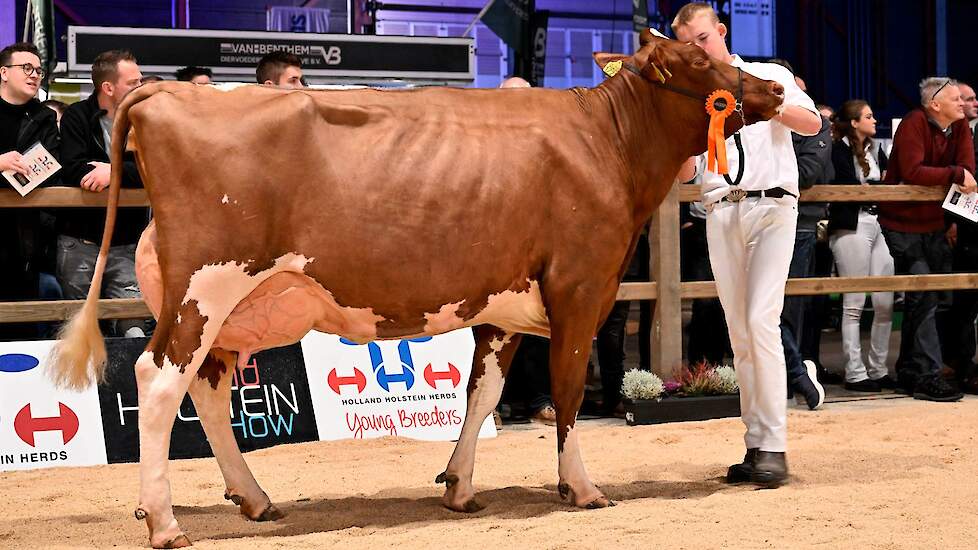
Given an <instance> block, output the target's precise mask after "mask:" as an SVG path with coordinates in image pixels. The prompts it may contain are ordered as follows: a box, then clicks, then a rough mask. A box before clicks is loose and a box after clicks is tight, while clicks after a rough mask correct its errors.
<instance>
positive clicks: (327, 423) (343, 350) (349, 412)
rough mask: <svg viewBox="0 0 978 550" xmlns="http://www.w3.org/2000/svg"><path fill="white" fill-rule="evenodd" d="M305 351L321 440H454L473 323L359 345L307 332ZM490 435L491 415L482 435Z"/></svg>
mask: <svg viewBox="0 0 978 550" xmlns="http://www.w3.org/2000/svg"><path fill="white" fill-rule="evenodd" d="M302 352H303V355H304V356H305V360H306V375H307V377H308V379H309V388H310V391H311V393H312V402H313V407H314V408H315V410H316V424H317V426H319V438H320V439H322V440H331V439H349V438H355V439H363V438H373V437H382V436H403V437H410V438H414V439H426V440H447V441H450V440H454V439H458V435H459V433H460V432H461V430H462V423H463V422H464V420H465V408H466V387H467V384H468V380H469V374H470V372H471V370H472V354H473V353H474V352H475V341H474V339H473V337H472V330H471V329H462V330H457V331H454V332H449V333H446V334H442V335H439V336H434V337H430V336H426V337H422V338H413V339H405V340H389V341H381V342H371V343H369V344H362V345H361V344H356V343H354V342H351V341H349V340H346V339H343V338H340V337H338V336H334V335H331V334H323V333H318V332H311V333H309V334H308V335H306V337H305V338H303V339H302ZM495 434H496V427H495V424H494V423H493V420H492V417H491V416H489V417H488V418H486V420H485V421H484V422H483V423H482V426H481V429H480V431H479V436H480V437H487V436H488V437H494V436H495Z"/></svg>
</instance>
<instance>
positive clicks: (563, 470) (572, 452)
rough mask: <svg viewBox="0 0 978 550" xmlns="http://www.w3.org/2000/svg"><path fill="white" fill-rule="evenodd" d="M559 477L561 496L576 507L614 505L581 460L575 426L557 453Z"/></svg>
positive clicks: (568, 431)
mask: <svg viewBox="0 0 978 550" xmlns="http://www.w3.org/2000/svg"><path fill="white" fill-rule="evenodd" d="M557 475H558V476H559V477H560V482H559V483H558V485H557V488H558V490H559V491H560V496H561V497H564V498H570V499H571V501H572V502H573V504H574V505H575V506H579V507H581V508H585V507H587V508H590V507H597V508H603V507H605V506H608V505H609V504H612V503H611V501H609V500H608V499H606V498H605V497H604V495H603V494H601V491H600V490H598V488H597V487H595V486H594V483H592V482H591V478H590V477H588V475H587V470H586V469H585V468H584V461H583V460H582V459H581V446H580V444H579V442H578V441H577V428H575V427H574V426H568V429H567V439H565V440H564V448H563V450H562V451H560V452H559V453H557ZM602 501H606V502H607V503H604V502H602ZM612 505H613V504H612Z"/></svg>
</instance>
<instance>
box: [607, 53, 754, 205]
mask: <svg viewBox="0 0 978 550" xmlns="http://www.w3.org/2000/svg"><path fill="white" fill-rule="evenodd" d="M621 67H622V68H623V69H626V70H628V71H629V72H632V73H635V74H637V75H638V76H640V77H642V78H645V79H646V80H648V81H649V82H651V83H652V84H654V85H656V86H658V87H660V88H664V89H666V90H669V91H670V92H673V93H676V94H679V95H682V96H686V97H688V98H690V99H693V100H696V101H699V102H703V103H706V100H707V98H706V96H703V95H700V94H697V93H695V92H692V91H690V90H687V89H686V88H682V87H679V86H673V85H672V84H668V83H666V82H663V81H660V80H652V79H650V78H646V77H645V75H643V74H642V71H640V70H639V69H638V67H636V66H635V65H632V64H631V63H622V65H621ZM736 69H737V93H736V95H734V100H735V101H736V107H735V108H734V112H736V113H737V114H739V115H740V120H741V122H743V123H744V125H745V126H746V125H747V120H746V119H745V118H744V70H743V69H742V68H740V67H736ZM721 101H722V100H721ZM734 143H735V144H736V146H737V160H738V164H737V167H738V168H739V172H740V173H739V174H737V179H736V180H731V179H730V177H729V176H728V175H727V174H724V175H723V179H725V180H727V184H729V185H733V186H736V185H739V184H740V181H741V180H742V179H743V177H744V162H745V160H746V159H745V158H744V157H745V155H744V147H743V145H742V144H741V142H740V133H739V132H736V133H734Z"/></svg>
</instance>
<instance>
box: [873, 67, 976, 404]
mask: <svg viewBox="0 0 978 550" xmlns="http://www.w3.org/2000/svg"><path fill="white" fill-rule="evenodd" d="M920 105H921V106H920V108H918V109H914V110H913V111H911V112H910V113H909V114H907V116H906V117H904V118H903V121H901V122H900V126H899V127H898V128H897V131H896V135H894V136H893V151H892V153H891V154H890V161H889V165H888V167H887V171H886V178H885V181H886V182H887V183H907V184H911V185H932V186H936V187H941V188H944V189H946V188H947V187H948V186H950V185H951V184H952V183H956V184H958V185H960V186H961V188H962V190H963V191H964V192H966V193H969V192H974V191H975V189H976V185H975V177H974V172H975V151H974V145H973V142H972V139H971V130H970V129H969V128H968V121H967V119H966V118H965V113H964V102H963V101H962V99H961V90H960V89H959V88H958V86H957V83H956V82H955V81H954V80H952V79H950V78H943V77H931V78H925V79H924V80H923V81H921V83H920ZM879 223H880V227H881V228H882V229H883V236H884V237H885V238H886V244H887V246H888V247H889V248H890V254H892V255H893V262H894V267H895V268H896V273H897V274H898V275H908V274H910V275H923V274H928V273H945V272H946V271H947V264H948V259H949V258H950V254H951V253H950V250H949V249H948V243H947V241H946V240H945V231H946V229H947V228H946V227H945V217H944V211H943V209H942V208H941V201H933V202H902V203H901V202H883V203H880V205H879ZM968 223H970V222H963V223H962V224H958V225H959V227H960V226H961V225H963V224H968ZM937 303H938V295H937V293H936V292H907V293H906V297H905V298H904V304H903V312H904V313H903V327H902V331H903V334H902V338H901V341H900V357H899V358H898V359H897V364H896V368H897V385H898V387H899V388H900V389H902V390H903V391H905V392H907V393H910V394H912V395H913V396H914V397H915V398H917V399H925V400H928V401H957V400H959V399H961V393H960V392H959V391H958V389H957V388H956V387H954V386H952V385H951V384H949V383H948V382H947V381H945V380H944V379H943V378H942V377H941V375H940V371H941V369H942V368H943V366H944V358H943V357H942V356H941V343H940V338H939V337H938V334H937V322H936V320H935V312H936V311H937Z"/></svg>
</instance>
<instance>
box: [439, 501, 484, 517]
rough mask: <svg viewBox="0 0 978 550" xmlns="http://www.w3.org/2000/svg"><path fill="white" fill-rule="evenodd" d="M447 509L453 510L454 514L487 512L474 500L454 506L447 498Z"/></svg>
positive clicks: (445, 502)
mask: <svg viewBox="0 0 978 550" xmlns="http://www.w3.org/2000/svg"><path fill="white" fill-rule="evenodd" d="M444 504H445V508H448V509H449V510H452V511H453V512H461V513H463V514H475V513H476V512H481V511H482V510H485V509H486V507H485V506H483V505H481V504H479V503H478V502H476V500H475V499H474V498H470V499H469V500H466V501H465V502H463V503H462V504H460V505H459V504H453V503H451V502H449V501H448V499H447V498H446V499H445V501H444Z"/></svg>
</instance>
